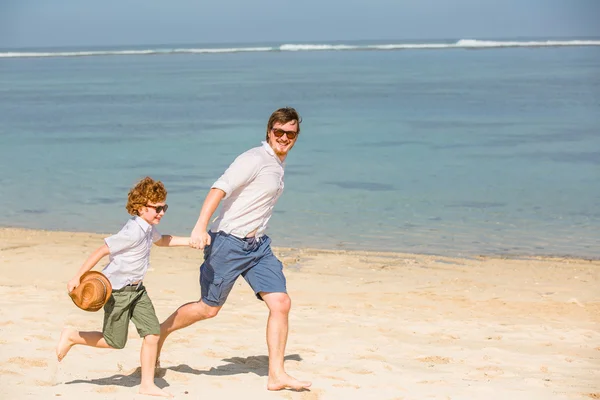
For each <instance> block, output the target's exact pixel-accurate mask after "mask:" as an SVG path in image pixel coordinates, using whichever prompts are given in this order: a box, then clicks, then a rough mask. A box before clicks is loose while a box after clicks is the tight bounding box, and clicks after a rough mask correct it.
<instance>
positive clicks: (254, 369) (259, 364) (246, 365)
mask: <svg viewBox="0 0 600 400" xmlns="http://www.w3.org/2000/svg"><path fill="white" fill-rule="evenodd" d="M222 361H224V362H226V363H227V364H224V365H219V366H218V367H216V368H215V367H213V368H210V369H208V370H199V369H195V368H192V367H190V366H189V365H187V364H179V365H176V366H172V367H167V368H158V369H157V370H156V371H155V372H154V376H155V379H154V383H156V386H158V387H159V388H161V389H164V388H165V387H168V386H169V383H168V382H167V381H166V380H165V379H164V377H165V375H166V374H167V370H171V371H175V372H180V373H183V374H192V375H211V376H227V375H238V374H247V373H253V374H256V375H258V376H267V375H268V374H269V357H268V356H250V357H231V358H225V359H223V360H222ZM285 361H302V357H300V355H299V354H290V355H288V356H286V357H285ZM141 376H142V370H141V368H140V367H137V368H136V369H135V370H134V371H133V372H132V373H130V374H127V375H126V374H116V375H112V376H109V377H106V378H97V379H75V380H72V381H69V382H65V384H66V385H72V384H76V383H88V384H92V385H100V386H110V385H115V386H125V387H134V386H137V385H139V384H140V378H141Z"/></svg>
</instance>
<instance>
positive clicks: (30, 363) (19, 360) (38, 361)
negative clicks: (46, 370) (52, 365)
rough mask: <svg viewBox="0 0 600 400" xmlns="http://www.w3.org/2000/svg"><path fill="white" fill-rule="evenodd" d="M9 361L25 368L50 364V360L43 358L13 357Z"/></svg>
mask: <svg viewBox="0 0 600 400" xmlns="http://www.w3.org/2000/svg"><path fill="white" fill-rule="evenodd" d="M8 363H9V364H16V365H18V366H20V367H23V368H29V367H47V366H48V362H47V361H46V360H44V359H43V358H25V357H13V358H9V359H8Z"/></svg>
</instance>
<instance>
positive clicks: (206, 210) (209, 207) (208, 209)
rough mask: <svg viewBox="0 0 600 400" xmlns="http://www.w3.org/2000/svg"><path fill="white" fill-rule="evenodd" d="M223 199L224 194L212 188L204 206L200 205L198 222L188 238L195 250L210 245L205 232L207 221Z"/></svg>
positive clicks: (208, 236)
mask: <svg viewBox="0 0 600 400" xmlns="http://www.w3.org/2000/svg"><path fill="white" fill-rule="evenodd" d="M224 197H225V192H224V191H223V190H221V189H217V188H212V189H210V192H208V195H207V196H206V199H205V200H204V204H202V209H201V210H200V216H199V217H198V221H197V222H196V226H194V229H193V230H192V234H191V238H190V246H192V247H193V248H195V249H203V248H204V246H208V245H209V244H210V235H209V234H208V232H206V229H207V227H208V221H210V218H211V217H212V215H213V214H214V213H215V211H216V210H217V207H219V203H221V200H223V198H224Z"/></svg>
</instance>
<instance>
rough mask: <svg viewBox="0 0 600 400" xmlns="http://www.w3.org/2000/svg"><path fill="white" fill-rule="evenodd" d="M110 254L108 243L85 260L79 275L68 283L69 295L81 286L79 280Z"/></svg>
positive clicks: (78, 272)
mask: <svg viewBox="0 0 600 400" xmlns="http://www.w3.org/2000/svg"><path fill="white" fill-rule="evenodd" d="M109 254H110V250H109V249H108V246H107V245H106V243H105V244H104V245H103V246H100V247H98V248H97V249H96V250H95V251H94V252H93V253H92V254H91V255H90V256H89V257H88V259H87V260H85V262H84V263H83V265H81V267H80V268H79V271H77V273H76V274H75V276H74V277H73V279H71V280H70V281H69V282H68V283H67V290H68V291H69V293H71V291H73V289H75V288H76V287H77V286H79V280H80V279H81V275H83V274H85V273H86V272H88V271H90V270H91V269H92V268H94V267H95V266H96V264H98V261H100V260H101V259H102V258H103V257H105V256H107V255H109Z"/></svg>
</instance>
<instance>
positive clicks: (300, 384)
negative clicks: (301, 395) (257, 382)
mask: <svg viewBox="0 0 600 400" xmlns="http://www.w3.org/2000/svg"><path fill="white" fill-rule="evenodd" d="M310 385H312V383H311V382H307V381H299V380H298V379H295V378H292V377H291V376H289V375H288V374H285V373H284V374H282V375H279V376H269V383H268V384H267V389H269V390H283V389H292V390H308V388H309V387H310Z"/></svg>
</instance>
